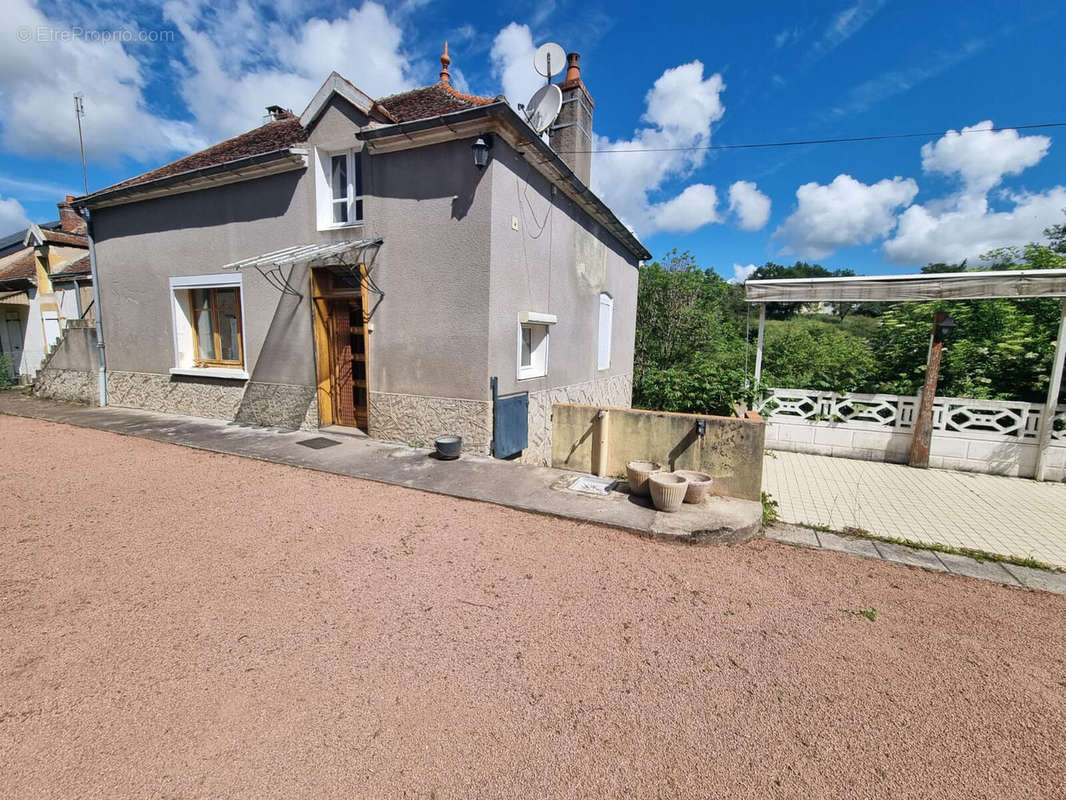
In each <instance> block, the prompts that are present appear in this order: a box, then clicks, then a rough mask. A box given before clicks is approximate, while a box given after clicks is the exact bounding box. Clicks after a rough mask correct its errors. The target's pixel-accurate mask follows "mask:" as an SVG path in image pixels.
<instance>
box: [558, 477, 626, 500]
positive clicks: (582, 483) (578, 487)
mask: <svg viewBox="0 0 1066 800" xmlns="http://www.w3.org/2000/svg"><path fill="white" fill-rule="evenodd" d="M617 485H618V481H616V480H615V479H614V478H600V477H597V476H596V475H582V476H581V477H580V478H577V479H576V480H574V481H573V482H572V483H571V484H570V487H569V488H570V491H572V492H581V493H582V494H594V495H596V496H598V497H605V496H606V495H609V494H610V493H611V492H612V491H614V487H615V486H617Z"/></svg>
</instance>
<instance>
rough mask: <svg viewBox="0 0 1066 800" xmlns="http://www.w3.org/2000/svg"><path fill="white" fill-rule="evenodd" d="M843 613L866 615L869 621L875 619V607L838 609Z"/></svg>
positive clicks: (856, 615)
mask: <svg viewBox="0 0 1066 800" xmlns="http://www.w3.org/2000/svg"><path fill="white" fill-rule="evenodd" d="M840 610H841V611H843V612H844V613H845V614H851V615H852V616H854V617H866V619H868V620H870V622H876V621H877V609H876V608H859V609H854V608H842V609H840Z"/></svg>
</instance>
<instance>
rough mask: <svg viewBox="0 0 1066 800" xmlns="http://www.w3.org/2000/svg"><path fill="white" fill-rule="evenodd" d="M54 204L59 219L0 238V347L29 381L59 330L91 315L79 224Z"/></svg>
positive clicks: (84, 239)
mask: <svg viewBox="0 0 1066 800" xmlns="http://www.w3.org/2000/svg"><path fill="white" fill-rule="evenodd" d="M73 199H74V198H73V197H70V196H68V197H67V200H66V201H65V202H62V203H59V204H58V206H59V220H57V221H55V222H47V223H43V224H40V225H31V226H30V227H29V228H27V229H25V230H22V231H19V232H18V233H15V234H12V235H10V236H7V237H4V238H3V239H0V348H2V352H3V355H4V356H6V363H7V368H8V370H9V372H10V374H11V375H12V376H17V378H18V379H19V380H20V381H23V382H28V381H30V380H32V379H33V377H34V376H35V375H36V374H37V371H38V369H39V368H40V366H41V362H42V361H43V360H44V358H45V356H46V355H47V354H48V352H49V350H50V349H51V348H52V347H53V346H54V345H55V344H56V342H57V341H58V340H59V338H60V335H61V333H62V331H63V328H64V326H65V325H66V324H67V323H68V322H69V321H71V320H80V319H83V318H85V317H88V316H91V314H92V275H91V271H90V269H89V249H88V248H89V244H88V239H87V237H86V235H85V227H86V226H85V220H84V219H82V217H81V216H80V215H79V214H78V213H77V212H76V211H75V210H74V209H73V208H72V207H71V205H70V201H71V200H73Z"/></svg>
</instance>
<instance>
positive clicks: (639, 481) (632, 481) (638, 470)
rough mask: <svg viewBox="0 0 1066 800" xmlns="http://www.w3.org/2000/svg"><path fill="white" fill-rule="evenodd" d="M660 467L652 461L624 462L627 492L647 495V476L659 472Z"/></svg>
mask: <svg viewBox="0 0 1066 800" xmlns="http://www.w3.org/2000/svg"><path fill="white" fill-rule="evenodd" d="M661 471H662V467H661V466H659V465H658V464H656V463H655V462H654V461H630V462H629V463H628V464H626V477H627V478H628V479H629V493H630V494H638V495H641V496H643V497H647V496H648V476H649V475H651V474H652V473H654V472H661Z"/></svg>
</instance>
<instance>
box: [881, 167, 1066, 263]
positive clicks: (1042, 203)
mask: <svg viewBox="0 0 1066 800" xmlns="http://www.w3.org/2000/svg"><path fill="white" fill-rule="evenodd" d="M1007 199H1008V200H1009V201H1010V202H1011V203H1013V207H1012V208H1010V210H1007V211H993V210H991V209H990V208H989V205H988V199H987V197H985V196H979V197H969V196H960V197H958V198H957V199H956V201H955V203H954V204H953V205H951V206H949V207H947V208H946V209H941V210H938V209H937V207H936V204H933V203H930V204H928V206H923V205H913V206H911V207H910V208H908V209H907V210H906V211H904V212H903V214H902V215H901V216H900V218H899V226H898V227H897V229H896V233H895V235H894V236H893V237H892V238H891V239H889V240H888V241H887V242H885V255H886V256H887V257H888V258H889V259H891V260H892V261H895V262H897V263H901V264H928V263H930V262H937V261H942V262H945V263H957V262H959V261H962V260H963V259H964V258H965V259H969V260H971V261H973V260H976V259H977V258H978V257H979V256H980V255H981V254H982V253H985V252H987V251H989V250H992V249H993V248H996V247H1007V246H1010V245H1021V244H1025V243H1026V242H1036V241H1040V240H1042V239H1043V235H1044V229H1045V228H1047V227H1048V226H1050V225H1054V224H1056V223H1058V222H1061V221H1062V212H1063V209H1066V187H1064V186H1055V187H1053V188H1051V189H1049V190H1047V191H1046V192H1041V193H1039V194H1010V195H1007Z"/></svg>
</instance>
